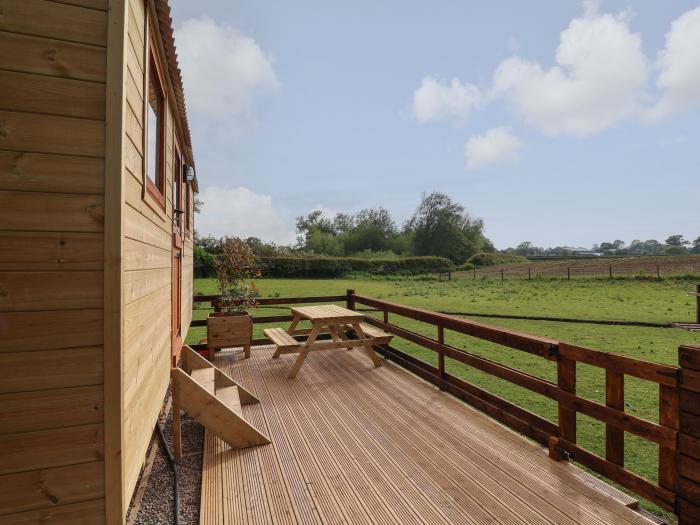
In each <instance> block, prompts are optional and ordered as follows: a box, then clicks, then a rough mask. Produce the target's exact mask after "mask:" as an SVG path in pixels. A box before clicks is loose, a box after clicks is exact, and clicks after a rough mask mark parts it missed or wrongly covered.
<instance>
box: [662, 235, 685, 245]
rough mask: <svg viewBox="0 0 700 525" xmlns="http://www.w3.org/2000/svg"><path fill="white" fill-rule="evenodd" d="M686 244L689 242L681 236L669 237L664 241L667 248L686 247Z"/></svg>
mask: <svg viewBox="0 0 700 525" xmlns="http://www.w3.org/2000/svg"><path fill="white" fill-rule="evenodd" d="M688 244H690V242H689V241H686V240H685V239H684V238H683V236H682V235H669V236H668V238H667V239H666V245H667V246H687V245H688Z"/></svg>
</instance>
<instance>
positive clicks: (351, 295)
mask: <svg viewBox="0 0 700 525" xmlns="http://www.w3.org/2000/svg"><path fill="white" fill-rule="evenodd" d="M345 306H346V307H347V309H348V310H354V309H355V290H347V291H346V292H345Z"/></svg>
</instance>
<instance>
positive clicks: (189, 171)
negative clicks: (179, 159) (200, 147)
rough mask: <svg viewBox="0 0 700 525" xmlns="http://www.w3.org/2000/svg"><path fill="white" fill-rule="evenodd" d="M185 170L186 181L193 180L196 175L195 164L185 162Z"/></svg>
mask: <svg viewBox="0 0 700 525" xmlns="http://www.w3.org/2000/svg"><path fill="white" fill-rule="evenodd" d="M184 172H185V182H188V183H189V182H192V181H193V180H194V178H195V176H196V172H195V171H194V166H191V165H190V164H185V166H184Z"/></svg>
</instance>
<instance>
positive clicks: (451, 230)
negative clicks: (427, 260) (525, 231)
mask: <svg viewBox="0 0 700 525" xmlns="http://www.w3.org/2000/svg"><path fill="white" fill-rule="evenodd" d="M406 228H407V229H410V230H412V231H413V239H414V246H415V253H416V255H436V256H439V257H446V258H448V259H450V260H452V261H453V262H455V263H463V262H464V261H466V260H467V259H468V258H469V257H471V256H472V255H474V254H475V253H477V252H478V251H480V250H481V248H482V246H483V244H484V235H483V229H484V223H483V221H482V220H481V219H476V218H473V217H471V216H470V215H469V214H468V213H467V212H466V211H465V209H464V207H463V206H462V205H460V204H458V203H456V202H454V201H453V200H452V199H451V198H450V197H449V196H448V195H446V194H444V193H440V192H434V193H431V194H429V195H425V194H424V195H423V198H422V200H421V203H420V204H419V205H418V208H416V211H415V212H414V214H413V216H412V217H411V218H410V219H409V220H408V222H407V224H406Z"/></svg>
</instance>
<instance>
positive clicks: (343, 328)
mask: <svg viewBox="0 0 700 525" xmlns="http://www.w3.org/2000/svg"><path fill="white" fill-rule="evenodd" d="M348 328H349V327H348V326H345V325H343V326H341V327H339V328H336V330H338V336H339V337H340V339H341V341H350V339H348V336H347V335H345V331H346V330H347V329H348ZM343 348H345V349H346V350H352V349H353V348H355V347H354V346H353V345H352V343H351V344H348V345H345V346H344V347H343Z"/></svg>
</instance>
